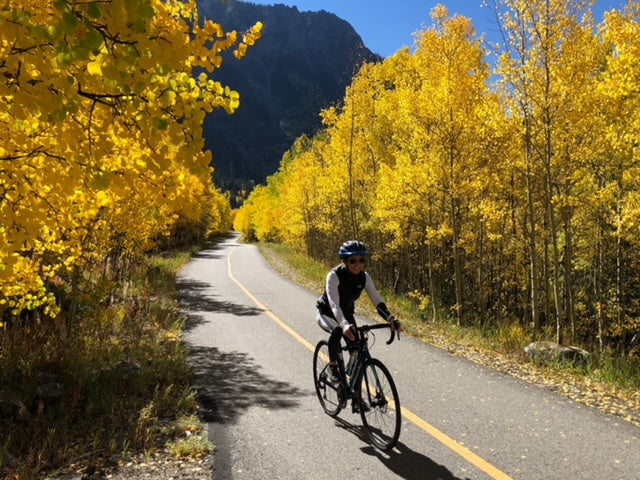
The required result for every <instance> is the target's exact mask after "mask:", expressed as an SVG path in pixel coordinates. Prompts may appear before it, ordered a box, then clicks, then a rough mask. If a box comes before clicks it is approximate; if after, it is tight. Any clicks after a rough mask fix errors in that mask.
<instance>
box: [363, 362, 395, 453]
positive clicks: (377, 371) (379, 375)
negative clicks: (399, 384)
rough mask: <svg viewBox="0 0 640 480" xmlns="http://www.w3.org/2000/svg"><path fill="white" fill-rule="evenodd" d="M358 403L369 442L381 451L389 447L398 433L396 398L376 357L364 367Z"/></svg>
mask: <svg viewBox="0 0 640 480" xmlns="http://www.w3.org/2000/svg"><path fill="white" fill-rule="evenodd" d="M359 402H360V415H361V417H362V422H363V424H364V426H365V428H366V429H367V432H368V433H369V438H370V439H371V443H373V444H374V445H375V446H376V447H378V448H380V449H381V450H390V449H392V448H393V447H394V446H395V444H396V442H397V441H398V437H399V436H400V400H399V398H398V391H397V390H396V386H395V384H394V382H393V379H392V378H391V374H390V373H389V371H388V370H387V368H386V367H385V366H384V365H383V364H382V363H381V362H380V361H379V360H376V359H371V360H370V361H368V362H367V363H366V365H365V366H364V371H363V374H362V383H361V386H360V398H359Z"/></svg>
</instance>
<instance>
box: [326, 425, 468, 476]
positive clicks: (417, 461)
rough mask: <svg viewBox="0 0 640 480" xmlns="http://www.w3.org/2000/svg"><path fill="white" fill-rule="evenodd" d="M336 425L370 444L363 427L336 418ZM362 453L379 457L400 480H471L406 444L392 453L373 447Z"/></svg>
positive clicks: (398, 446)
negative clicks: (459, 475)
mask: <svg viewBox="0 0 640 480" xmlns="http://www.w3.org/2000/svg"><path fill="white" fill-rule="evenodd" d="M336 425H338V426H339V427H341V428H344V429H345V430H348V431H349V432H351V433H353V434H354V435H356V436H357V437H358V438H359V439H360V440H362V442H364V443H367V444H369V436H368V435H367V432H366V430H365V429H364V427H363V426H362V425H356V424H353V423H350V422H348V421H346V420H343V419H342V418H336ZM361 450H362V452H364V453H366V454H367V455H370V456H372V457H377V458H378V460H380V462H382V463H383V464H384V465H385V466H386V467H387V468H388V469H389V470H391V471H392V472H394V473H395V474H396V475H398V476H399V477H400V478H406V479H411V480H414V479H416V478H424V479H427V480H469V479H468V478H467V479H462V478H460V477H456V476H455V475H453V473H451V472H450V471H449V469H447V467H445V466H444V465H440V464H438V463H436V462H434V461H433V460H431V459H430V458H429V457H427V456H425V455H423V454H421V453H419V452H416V451H415V450H411V449H410V448H409V447H408V446H407V445H406V444H404V443H402V442H398V443H397V445H396V447H395V448H394V449H393V450H392V451H391V452H386V453H385V452H382V451H380V450H378V449H376V448H375V447H372V446H371V445H368V446H366V447H362V448H361Z"/></svg>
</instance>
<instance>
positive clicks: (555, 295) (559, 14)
mask: <svg viewBox="0 0 640 480" xmlns="http://www.w3.org/2000/svg"><path fill="white" fill-rule="evenodd" d="M496 3H497V4H500V6H501V7H503V8H506V11H505V12H504V14H503V15H500V18H501V19H503V23H502V24H501V25H502V28H503V34H504V38H505V48H506V51H505V53H504V54H503V56H502V57H501V60H500V68H499V73H500V74H501V75H502V78H503V79H504V81H505V84H506V85H507V87H506V89H505V91H506V92H507V98H508V102H509V103H508V108H509V109H510V110H511V111H512V112H513V113H514V114H517V115H518V118H519V120H520V121H521V124H522V129H521V134H520V137H519V138H520V143H521V150H522V152H523V153H522V158H523V162H522V163H523V172H524V173H523V175H524V178H525V180H526V182H525V183H526V192H527V200H526V204H527V209H526V214H525V216H526V217H527V230H526V232H527V233H526V235H527V238H528V248H529V257H530V258H529V262H530V273H531V275H530V282H529V283H530V285H529V288H530V292H531V316H532V321H533V325H534V331H536V332H537V331H538V330H539V328H540V312H539V309H538V307H539V305H540V303H541V298H540V295H539V292H545V294H546V292H547V291H548V289H547V286H549V288H550V291H551V296H552V298H551V299H546V298H545V299H544V302H542V303H543V308H544V312H545V317H546V318H547V319H548V320H551V319H552V318H553V319H555V322H554V323H555V326H556V337H557V340H559V341H560V340H561V337H562V334H563V323H564V322H565V321H566V316H567V315H569V316H570V317H572V303H573V294H572V291H573V286H572V284H571V276H572V266H571V265H572V260H571V258H568V259H567V258H566V257H565V260H566V262H565V263H564V265H563V264H562V262H561V257H562V254H563V251H564V252H565V253H566V254H569V255H571V253H572V251H571V250H570V248H569V249H567V246H568V244H567V241H571V238H572V230H571V218H572V215H573V208H572V200H571V198H572V188H573V185H574V183H575V179H576V178H577V177H576V175H573V174H572V173H573V172H575V171H576V169H575V166H574V164H575V161H576V160H577V159H578V158H580V155H581V154H580V153H578V152H580V151H581V149H582V145H581V144H580V141H581V140H580V139H583V136H580V135H579V136H576V135H575V131H574V129H573V127H572V123H571V122H572V120H574V119H576V118H579V116H580V114H581V113H582V112H580V108H579V105H580V99H581V96H582V95H584V94H585V93H586V92H588V91H589V87H590V84H589V79H590V75H591V74H592V73H593V59H592V58H589V55H591V54H592V52H594V49H593V48H592V47H591V43H590V42H592V38H593V30H594V23H593V18H592V15H591V12H590V10H589V8H588V7H589V2H587V1H582V0H573V1H568V2H565V1H557V0H539V1H534V2H525V1H521V0H506V1H501V2H496ZM576 139H578V140H577V141H576ZM563 230H564V233H561V232H562V231H563ZM540 241H541V244H540ZM569 247H570V245H569ZM538 259H542V262H543V263H542V267H543V268H542V272H543V274H542V275H541V273H540V264H539V261H538ZM570 321H572V320H570Z"/></svg>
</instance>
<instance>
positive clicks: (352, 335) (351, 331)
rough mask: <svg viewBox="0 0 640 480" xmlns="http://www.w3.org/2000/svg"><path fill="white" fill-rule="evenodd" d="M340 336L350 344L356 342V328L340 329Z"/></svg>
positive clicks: (348, 326)
mask: <svg viewBox="0 0 640 480" xmlns="http://www.w3.org/2000/svg"><path fill="white" fill-rule="evenodd" d="M342 334H343V335H344V336H345V337H347V338H348V339H349V340H351V341H352V342H355V341H356V327H354V326H353V325H345V326H344V327H342Z"/></svg>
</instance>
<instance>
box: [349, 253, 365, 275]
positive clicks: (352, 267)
mask: <svg viewBox="0 0 640 480" xmlns="http://www.w3.org/2000/svg"><path fill="white" fill-rule="evenodd" d="M346 263H347V268H348V269H349V271H350V272H351V273H353V274H354V275H357V274H358V273H360V272H361V271H363V270H364V267H365V266H366V262H365V258H364V257H363V256H361V255H354V256H352V257H349V258H347V260H346Z"/></svg>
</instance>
